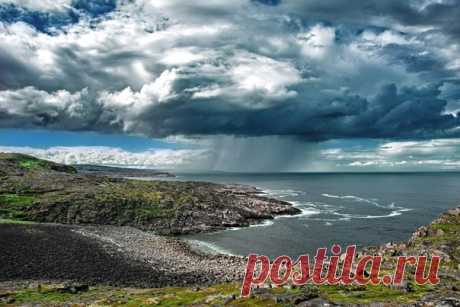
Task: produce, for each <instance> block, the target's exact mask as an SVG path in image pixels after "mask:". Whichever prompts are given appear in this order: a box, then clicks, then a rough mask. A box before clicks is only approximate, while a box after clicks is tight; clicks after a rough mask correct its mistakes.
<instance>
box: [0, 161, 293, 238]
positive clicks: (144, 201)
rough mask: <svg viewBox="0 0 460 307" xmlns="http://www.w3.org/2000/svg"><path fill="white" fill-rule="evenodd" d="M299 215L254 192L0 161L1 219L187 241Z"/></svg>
mask: <svg viewBox="0 0 460 307" xmlns="http://www.w3.org/2000/svg"><path fill="white" fill-rule="evenodd" d="M299 212H300V211H299V210H298V209H296V208H294V207H292V206H291V204H289V203H286V202H282V201H278V200H273V199H269V198H266V197H262V196H259V195H258V191H257V190H256V189H253V188H250V187H241V186H225V185H217V184H211V183H198V182H166V181H140V180H128V179H123V178H115V177H110V176H101V175H94V174H91V173H87V172H85V173H79V172H77V170H76V169H75V168H74V167H71V166H66V165H61V164H56V163H52V162H49V161H44V160H39V159H36V158H33V157H31V156H27V155H22V154H2V153H0V219H6V220H20V221H35V222H52V223H61V224H100V225H123V226H125V225H127V226H133V227H137V228H139V229H143V230H153V231H156V232H157V233H159V234H188V233H196V232H204V231H214V230H221V229H225V228H227V227H235V226H248V225H250V224H254V223H259V222H261V220H263V219H272V218H273V217H274V216H275V215H293V214H297V213H299Z"/></svg>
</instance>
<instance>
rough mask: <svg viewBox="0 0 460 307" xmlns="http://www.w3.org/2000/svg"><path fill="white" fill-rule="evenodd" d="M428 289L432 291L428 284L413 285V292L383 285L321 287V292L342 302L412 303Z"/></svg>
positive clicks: (335, 300) (328, 297) (330, 298)
mask: <svg viewBox="0 0 460 307" xmlns="http://www.w3.org/2000/svg"><path fill="white" fill-rule="evenodd" d="M428 291H430V288H429V287H428V286H426V287H425V286H416V287H413V290H412V292H403V291H401V290H398V289H391V288H389V287H385V286H383V285H380V286H364V287H362V286H360V287H352V286H347V287H345V286H323V287H321V292H322V293H323V294H324V296H325V297H326V298H327V299H328V300H330V301H332V302H335V303H342V304H368V303H373V302H380V303H401V304H402V303H404V304H410V303H414V302H415V301H417V300H418V299H420V298H421V297H422V296H423V295H424V294H426V293H427V292H428Z"/></svg>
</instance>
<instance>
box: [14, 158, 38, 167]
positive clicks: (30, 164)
mask: <svg viewBox="0 0 460 307" xmlns="http://www.w3.org/2000/svg"><path fill="white" fill-rule="evenodd" d="M42 164H43V163H41V161H39V160H31V159H30V160H23V161H20V162H19V166H20V167H22V168H26V169H36V168H41V167H42V166H43V165H42Z"/></svg>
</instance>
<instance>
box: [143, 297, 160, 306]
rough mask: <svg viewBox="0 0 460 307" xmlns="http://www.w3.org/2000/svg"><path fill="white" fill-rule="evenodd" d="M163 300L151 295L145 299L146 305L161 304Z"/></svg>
mask: <svg viewBox="0 0 460 307" xmlns="http://www.w3.org/2000/svg"><path fill="white" fill-rule="evenodd" d="M160 302H161V300H160V299H159V298H158V297H149V298H148V299H146V300H145V301H144V304H146V305H159V304H160Z"/></svg>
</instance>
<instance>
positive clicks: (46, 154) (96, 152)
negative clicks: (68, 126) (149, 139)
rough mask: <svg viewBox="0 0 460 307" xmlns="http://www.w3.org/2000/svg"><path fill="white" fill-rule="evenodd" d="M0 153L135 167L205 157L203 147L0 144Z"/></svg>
mask: <svg viewBox="0 0 460 307" xmlns="http://www.w3.org/2000/svg"><path fill="white" fill-rule="evenodd" d="M0 152H19V153H25V154H30V155H33V156H35V157H38V158H41V159H46V160H50V161H54V162H57V163H65V164H98V165H111V166H125V167H136V168H158V169H176V168H184V167H190V166H192V165H193V164H194V163H198V162H200V161H202V160H203V159H205V158H206V155H207V152H206V151H204V150H198V149H196V150H192V149H183V150H171V149H155V150H147V151H142V152H129V151H126V150H122V149H119V148H113V147H51V148H48V149H38V148H31V147H7V146H0Z"/></svg>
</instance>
